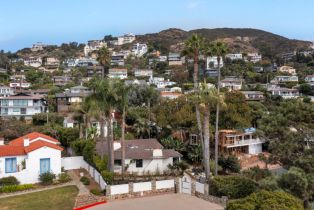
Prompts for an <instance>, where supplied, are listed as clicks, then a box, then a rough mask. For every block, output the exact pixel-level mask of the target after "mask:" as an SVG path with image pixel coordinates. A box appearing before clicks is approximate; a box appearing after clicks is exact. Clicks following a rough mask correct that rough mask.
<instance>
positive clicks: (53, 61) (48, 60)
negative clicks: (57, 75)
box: [43, 57, 60, 69]
mask: <svg viewBox="0 0 314 210" xmlns="http://www.w3.org/2000/svg"><path fill="white" fill-rule="evenodd" d="M43 64H44V66H45V67H46V68H47V69H57V68H58V67H59V64H60V61H59V59H58V58H56V57H45V58H44V59H43Z"/></svg>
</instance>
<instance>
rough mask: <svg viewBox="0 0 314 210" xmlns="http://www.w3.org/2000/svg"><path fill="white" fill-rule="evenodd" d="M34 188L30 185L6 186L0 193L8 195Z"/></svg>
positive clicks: (0, 189)
mask: <svg viewBox="0 0 314 210" xmlns="http://www.w3.org/2000/svg"><path fill="white" fill-rule="evenodd" d="M32 188H34V186H33V185H32V184H22V185H6V186H3V187H1V188H0V192H2V193H10V192H17V191H23V190H28V189H32Z"/></svg>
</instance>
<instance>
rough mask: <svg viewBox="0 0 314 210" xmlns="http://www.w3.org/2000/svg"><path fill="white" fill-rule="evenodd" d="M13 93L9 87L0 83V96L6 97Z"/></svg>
mask: <svg viewBox="0 0 314 210" xmlns="http://www.w3.org/2000/svg"><path fill="white" fill-rule="evenodd" d="M13 94H14V91H13V89H12V88H11V87H8V86H4V85H0V97H8V96H11V95H13Z"/></svg>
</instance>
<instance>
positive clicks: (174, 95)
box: [160, 91, 184, 100]
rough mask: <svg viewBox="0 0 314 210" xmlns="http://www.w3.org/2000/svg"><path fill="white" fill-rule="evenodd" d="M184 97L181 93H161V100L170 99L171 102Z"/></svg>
mask: <svg viewBox="0 0 314 210" xmlns="http://www.w3.org/2000/svg"><path fill="white" fill-rule="evenodd" d="M183 95H184V94H182V93H180V92H171V91H161V92H160V96H161V98H164V99H170V100H173V99H177V98H179V97H181V96H183Z"/></svg>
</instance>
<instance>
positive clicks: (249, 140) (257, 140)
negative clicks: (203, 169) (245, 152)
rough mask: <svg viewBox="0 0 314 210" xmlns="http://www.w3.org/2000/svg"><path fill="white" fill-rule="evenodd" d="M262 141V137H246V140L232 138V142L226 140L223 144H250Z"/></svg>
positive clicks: (230, 145)
mask: <svg viewBox="0 0 314 210" xmlns="http://www.w3.org/2000/svg"><path fill="white" fill-rule="evenodd" d="M260 143H264V140H262V139H259V138H257V139H247V140H234V141H232V142H226V143H225V146H227V147H233V146H244V145H250V144H260Z"/></svg>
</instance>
